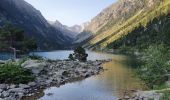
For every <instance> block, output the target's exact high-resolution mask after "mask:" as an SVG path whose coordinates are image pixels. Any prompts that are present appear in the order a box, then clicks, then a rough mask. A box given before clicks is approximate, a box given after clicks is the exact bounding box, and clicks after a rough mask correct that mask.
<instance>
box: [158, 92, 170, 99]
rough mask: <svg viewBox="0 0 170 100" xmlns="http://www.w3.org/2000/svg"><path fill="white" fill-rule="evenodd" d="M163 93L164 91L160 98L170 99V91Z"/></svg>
mask: <svg viewBox="0 0 170 100" xmlns="http://www.w3.org/2000/svg"><path fill="white" fill-rule="evenodd" d="M161 93H163V96H162V97H161V99H160V100H170V91H164V92H161Z"/></svg>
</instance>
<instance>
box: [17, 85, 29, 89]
mask: <svg viewBox="0 0 170 100" xmlns="http://www.w3.org/2000/svg"><path fill="white" fill-rule="evenodd" d="M19 87H20V88H24V89H28V88H29V87H30V86H29V85H26V84H19Z"/></svg>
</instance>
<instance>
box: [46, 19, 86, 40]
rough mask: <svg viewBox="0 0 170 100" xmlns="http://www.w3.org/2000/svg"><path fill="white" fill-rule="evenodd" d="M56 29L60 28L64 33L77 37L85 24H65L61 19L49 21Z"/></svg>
mask: <svg viewBox="0 0 170 100" xmlns="http://www.w3.org/2000/svg"><path fill="white" fill-rule="evenodd" d="M48 22H49V23H50V24H51V25H52V26H53V27H54V28H55V29H57V30H60V31H61V32H62V33H63V34H64V35H66V36H69V37H70V38H75V37H76V36H77V35H78V34H79V33H81V32H82V31H83V29H84V28H83V26H80V25H74V26H72V27H69V26H66V25H63V24H62V23H60V22H59V21H57V20H56V21H55V22H53V21H48Z"/></svg>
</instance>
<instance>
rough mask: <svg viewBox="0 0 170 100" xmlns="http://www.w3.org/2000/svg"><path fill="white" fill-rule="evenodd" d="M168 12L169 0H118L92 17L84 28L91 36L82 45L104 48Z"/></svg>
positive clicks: (169, 11)
mask: <svg viewBox="0 0 170 100" xmlns="http://www.w3.org/2000/svg"><path fill="white" fill-rule="evenodd" d="M169 13H170V1H169V0H119V1H118V2H117V3H115V4H112V5H111V6H110V7H108V8H106V9H105V10H104V11H103V12H101V13H100V14H99V15H98V16H96V17H95V18H94V19H92V21H91V23H90V25H89V26H88V27H87V28H86V30H88V31H90V32H91V33H93V38H92V39H91V40H90V41H89V42H88V43H86V44H85V45H84V47H86V48H91V49H95V48H101V49H103V48H106V47H107V46H108V45H109V44H112V43H114V42H115V41H117V40H119V39H121V38H122V37H126V35H128V34H130V33H131V32H132V31H134V30H136V29H138V28H140V27H146V29H147V25H148V24H149V23H150V22H152V21H153V20H154V19H155V18H157V19H159V17H161V16H164V15H167V14H169ZM167 17H168V16H167Z"/></svg>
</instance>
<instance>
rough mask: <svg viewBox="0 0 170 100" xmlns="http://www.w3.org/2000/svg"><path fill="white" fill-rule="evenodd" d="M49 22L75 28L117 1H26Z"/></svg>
mask: <svg viewBox="0 0 170 100" xmlns="http://www.w3.org/2000/svg"><path fill="white" fill-rule="evenodd" d="M25 1H27V2H28V3H30V4H31V5H33V6H34V7H35V8H36V9H38V10H40V11H41V13H42V15H43V16H44V17H45V18H46V19H47V20H49V21H55V20H58V21H60V22H61V23H62V24H64V25H68V26H73V25H76V24H82V23H84V22H87V21H90V20H91V19H92V18H93V17H95V16H96V15H97V14H98V13H100V12H101V11H102V10H103V9H105V8H106V7H108V6H109V5H111V4H112V3H114V2H116V0H25Z"/></svg>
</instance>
